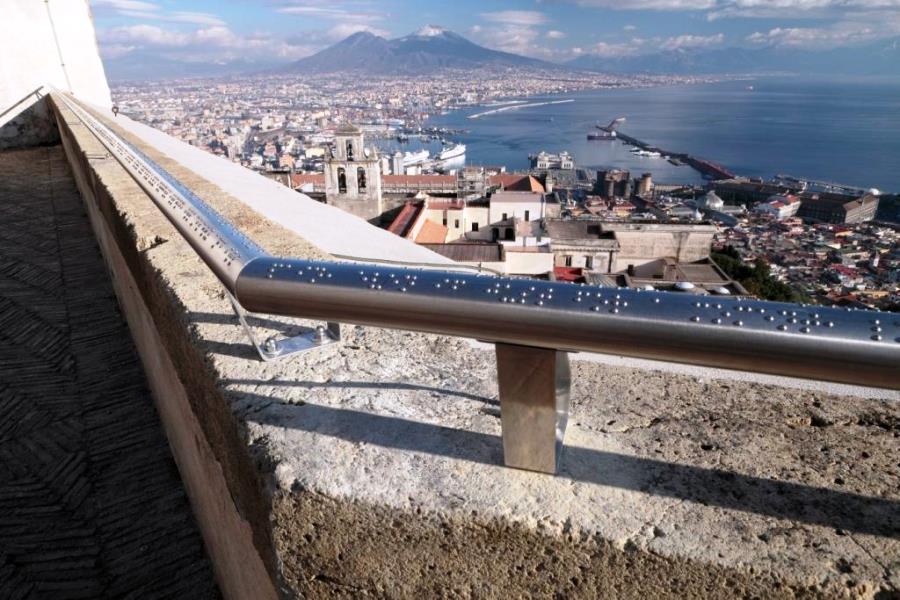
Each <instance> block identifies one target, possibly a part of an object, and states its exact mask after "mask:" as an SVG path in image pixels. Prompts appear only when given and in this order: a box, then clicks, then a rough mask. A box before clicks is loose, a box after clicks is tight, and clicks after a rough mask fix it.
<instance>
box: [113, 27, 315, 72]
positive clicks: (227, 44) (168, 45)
mask: <svg viewBox="0 0 900 600" xmlns="http://www.w3.org/2000/svg"><path fill="white" fill-rule="evenodd" d="M98 37H99V41H100V48H101V52H102V53H103V55H104V56H105V57H107V58H118V57H120V56H124V55H125V54H129V53H135V52H145V53H150V54H159V55H162V56H165V57H166V58H170V59H174V60H180V61H183V62H216V63H222V62H231V61H235V60H242V61H252V60H257V59H271V58H272V57H278V58H283V59H294V58H300V57H302V56H306V55H308V54H311V53H312V52H313V51H314V48H312V47H310V46H308V45H305V44H302V43H293V42H291V41H289V40H282V39H279V38H276V37H273V36H271V35H270V34H267V33H252V34H238V33H235V32H234V31H232V30H231V29H229V28H228V27H221V26H212V27H201V28H199V29H196V30H194V31H188V32H185V31H173V30H168V29H163V28H161V27H158V26H156V25H149V24H146V23H142V24H138V25H128V26H122V27H115V28H113V29H109V30H105V31H100V32H99V33H98Z"/></svg>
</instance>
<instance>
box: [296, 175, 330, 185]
mask: <svg viewBox="0 0 900 600" xmlns="http://www.w3.org/2000/svg"><path fill="white" fill-rule="evenodd" d="M307 183H311V184H313V185H325V173H292V174H291V187H292V188H298V187H300V186H302V185H305V184H307Z"/></svg>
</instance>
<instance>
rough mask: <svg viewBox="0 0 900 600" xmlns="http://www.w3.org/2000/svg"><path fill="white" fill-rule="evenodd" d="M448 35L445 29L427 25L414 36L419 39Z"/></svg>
mask: <svg viewBox="0 0 900 600" xmlns="http://www.w3.org/2000/svg"><path fill="white" fill-rule="evenodd" d="M446 33H448V32H447V30H446V29H444V28H443V27H440V26H438V25H426V26H425V27H422V28H421V29H419V30H418V31H416V32H415V33H414V34H413V35H415V36H417V37H437V36H439V35H444V34H446Z"/></svg>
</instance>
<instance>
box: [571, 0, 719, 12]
mask: <svg viewBox="0 0 900 600" xmlns="http://www.w3.org/2000/svg"><path fill="white" fill-rule="evenodd" d="M575 3H576V4H578V5H579V6H595V7H599V8H612V9H616V10H709V9H711V8H715V6H716V4H717V1H716V0H627V1H625V2H623V1H622V0H575Z"/></svg>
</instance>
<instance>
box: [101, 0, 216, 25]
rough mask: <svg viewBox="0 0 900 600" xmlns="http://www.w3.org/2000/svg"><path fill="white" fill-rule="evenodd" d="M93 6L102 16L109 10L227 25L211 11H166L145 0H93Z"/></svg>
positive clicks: (155, 18)
mask: <svg viewBox="0 0 900 600" xmlns="http://www.w3.org/2000/svg"><path fill="white" fill-rule="evenodd" d="M91 6H92V7H93V8H94V9H95V10H96V11H97V12H98V14H99V15H101V16H102V15H103V14H104V13H107V12H108V13H111V14H114V15H119V16H124V17H131V18H134V19H141V20H144V21H168V22H173V23H191V24H194V25H207V26H224V25H225V21H223V20H222V19H220V18H219V17H217V16H216V15H213V14H211V13H204V12H195V11H185V10H177V11H174V12H165V11H163V10H162V8H161V7H160V5H159V4H155V3H153V2H144V1H143V0H92V1H91Z"/></svg>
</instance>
